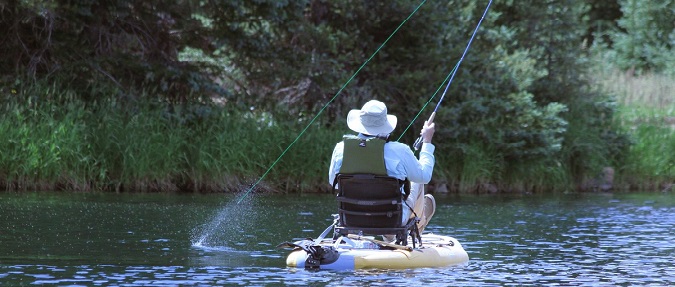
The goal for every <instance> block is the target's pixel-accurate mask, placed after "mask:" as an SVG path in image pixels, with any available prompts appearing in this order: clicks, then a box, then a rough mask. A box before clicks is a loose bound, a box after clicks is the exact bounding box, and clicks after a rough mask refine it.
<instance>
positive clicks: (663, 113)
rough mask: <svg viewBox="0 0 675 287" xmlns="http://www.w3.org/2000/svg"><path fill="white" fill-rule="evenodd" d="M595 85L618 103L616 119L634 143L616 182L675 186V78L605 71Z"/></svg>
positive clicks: (662, 187) (642, 186)
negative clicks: (609, 93) (598, 84)
mask: <svg viewBox="0 0 675 287" xmlns="http://www.w3.org/2000/svg"><path fill="white" fill-rule="evenodd" d="M597 79H598V82H599V83H600V84H601V85H602V86H603V87H604V88H605V89H606V90H608V91H611V92H612V93H614V94H615V95H616V97H617V99H618V101H619V103H620V107H619V115H618V118H617V120H618V121H619V122H620V124H621V126H622V127H623V128H624V129H625V130H626V131H628V132H629V133H630V134H631V135H632V140H633V144H632V146H631V148H630V150H629V152H628V154H627V156H626V159H625V164H624V166H622V167H621V169H620V170H619V173H618V179H619V180H620V181H622V182H623V183H624V184H626V185H628V187H629V188H632V189H651V190H654V189H660V190H668V189H672V188H673V184H674V183H675V78H673V77H672V76H667V75H660V74H653V73H644V74H641V75H633V74H631V73H625V72H621V71H618V70H616V69H606V70H604V71H601V72H600V73H599V75H598V78H597Z"/></svg>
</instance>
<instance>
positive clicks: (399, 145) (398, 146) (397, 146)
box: [385, 141, 410, 149]
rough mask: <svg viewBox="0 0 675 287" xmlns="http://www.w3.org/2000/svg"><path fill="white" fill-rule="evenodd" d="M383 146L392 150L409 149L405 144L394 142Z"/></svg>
mask: <svg viewBox="0 0 675 287" xmlns="http://www.w3.org/2000/svg"><path fill="white" fill-rule="evenodd" d="M385 146H386V147H389V148H392V149H410V147H409V146H408V145H407V144H404V143H402V142H395V141H391V142H387V143H386V144H385Z"/></svg>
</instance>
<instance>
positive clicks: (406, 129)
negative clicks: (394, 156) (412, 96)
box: [396, 65, 457, 141]
mask: <svg viewBox="0 0 675 287" xmlns="http://www.w3.org/2000/svg"><path fill="white" fill-rule="evenodd" d="M456 69H457V65H455V67H454V68H453V69H452V71H450V73H448V75H447V76H446V77H445V79H443V82H442V83H441V84H440V85H438V88H436V91H435V92H434V94H433V95H431V97H430V98H429V100H427V102H426V103H424V105H423V106H422V108H421V109H420V111H419V112H417V114H415V117H413V119H412V121H410V123H409V124H408V126H407V127H405V129H404V130H403V132H402V133H401V135H399V136H398V139H397V140H396V141H401V138H403V135H404V134H405V133H406V132H407V131H408V129H410V127H412V125H413V123H415V120H417V118H419V117H420V115H421V114H422V112H423V111H424V109H426V108H427V106H428V105H429V104H430V103H431V101H432V100H433V99H434V98H435V97H436V94H438V92H439V91H440V90H441V88H443V85H444V84H445V83H446V82H447V81H448V79H449V78H450V76H451V75H452V73H453V72H454V71H455V70H456Z"/></svg>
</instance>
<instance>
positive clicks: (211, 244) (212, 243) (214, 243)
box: [192, 196, 258, 250]
mask: <svg viewBox="0 0 675 287" xmlns="http://www.w3.org/2000/svg"><path fill="white" fill-rule="evenodd" d="M235 198H238V197H235ZM254 202H255V198H254V197H253V196H248V197H247V198H246V200H239V201H237V200H232V201H230V202H228V203H227V204H226V205H225V206H223V207H222V208H220V210H218V212H217V213H216V214H215V215H213V216H212V218H211V220H209V221H208V222H207V223H206V224H204V225H201V226H199V227H197V228H195V230H194V232H193V234H194V236H193V239H192V246H193V247H196V248H201V249H207V250H223V249H226V250H232V249H233V247H231V246H229V245H230V244H232V242H231V241H232V238H240V237H241V233H242V231H246V230H250V228H251V226H253V225H254V221H255V220H256V218H257V217H258V211H257V210H256V209H255V208H254V207H255V204H253V203H254Z"/></svg>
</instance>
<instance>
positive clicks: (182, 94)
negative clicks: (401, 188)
mask: <svg viewBox="0 0 675 287" xmlns="http://www.w3.org/2000/svg"><path fill="white" fill-rule="evenodd" d="M596 2H597V1H584V0H546V1H535V0H523V1H512V0H507V1H495V3H494V4H493V6H492V8H491V10H490V12H489V13H488V14H487V17H486V19H485V20H484V22H483V25H482V26H481V29H480V31H479V33H478V34H477V37H476V39H475V40H474V43H473V44H472V46H471V50H470V51H469V52H468V54H467V57H466V58H465V59H463V62H462V66H461V67H460V68H459V70H458V71H457V74H456V77H455V81H454V82H453V83H452V86H451V88H450V89H449V91H448V94H447V95H446V98H445V101H444V102H443V103H442V108H441V110H439V114H438V115H437V117H436V121H437V122H438V123H439V131H438V133H439V134H441V137H443V138H444V139H446V140H445V141H444V142H443V143H442V144H441V145H445V148H447V149H448V150H454V151H456V152H457V153H458V156H464V155H463V154H462V150H463V147H466V146H467V145H472V144H473V143H476V142H482V143H484V144H485V145H486V146H488V147H489V148H490V150H492V151H495V154H496V156H498V157H500V158H501V159H503V160H504V161H506V162H519V161H527V160H533V159H535V160H536V159H539V160H551V159H553V160H555V161H559V162H563V163H572V164H576V163H573V162H574V161H575V159H577V158H583V157H588V156H591V154H593V153H595V152H594V151H588V150H584V149H581V148H578V147H579V146H583V145H584V142H583V137H576V136H574V133H572V132H570V128H572V127H574V128H579V127H584V128H588V132H589V133H597V134H602V133H605V132H606V131H607V130H608V129H609V130H611V127H609V126H610V125H609V121H611V116H608V117H603V115H606V114H608V113H609V114H611V113H612V109H611V105H610V104H607V103H608V102H610V101H609V100H608V99H609V97H607V96H606V95H604V94H603V93H602V92H600V91H597V90H594V89H593V88H591V87H590V86H589V84H588V83H587V81H586V79H587V77H586V74H585V73H586V71H587V67H586V66H585V65H586V62H585V59H586V57H585V52H586V50H584V47H585V45H584V43H585V42H586V43H587V41H589V33H591V36H592V35H593V33H594V32H597V30H596V29H594V28H593V27H595V26H592V25H590V24H591V23H595V24H597V23H610V22H611V21H613V19H616V18H617V17H618V16H617V13H616V11H617V10H616V9H617V5H616V4H621V12H623V18H622V20H621V21H620V22H619V26H620V28H622V29H623V30H624V31H625V33H627V34H626V35H629V36H623V34H616V35H615V36H614V37H613V38H612V40H613V41H614V45H615V46H616V49H617V55H621V56H620V57H621V58H622V59H626V60H627V62H626V65H640V63H645V65H647V66H648V67H659V68H661V67H663V66H664V65H665V64H664V63H666V62H667V60H670V57H672V55H673V53H666V52H670V51H672V47H671V45H672V43H665V44H664V43H663V41H659V39H663V38H664V37H665V38H668V37H670V38H669V39H672V38H673V37H675V36H673V34H672V33H673V32H672V31H673V26H672V25H673V21H668V19H671V20H672V13H673V12H672V11H673V9H672V4H669V3H671V1H666V0H659V1H653V2H649V3H647V1H642V2H640V1H628V0H626V1H618V2H617V1H609V2H606V3H605V4H602V5H601V4H599V2H598V3H596ZM487 3H488V1H470V0H451V1H413V0H392V1H354V0H339V1H329V0H300V1H290V0H282V1H279V0H255V1H235V0H232V1H208V0H207V1H190V0H181V1H126V0H113V1H104V2H103V1H89V0H68V1H67V0H56V1H37V0H30V1H19V0H4V1H2V2H0V53H1V54H2V55H3V59H2V61H1V62H0V92H2V93H6V92H7V91H8V88H7V87H14V86H16V85H19V84H22V83H23V84H30V82H31V81H44V82H48V83H54V85H57V86H58V87H57V88H58V89H69V90H73V91H75V94H77V95H79V96H80V97H81V98H82V99H84V100H97V99H107V98H115V99H119V98H137V97H141V96H144V95H146V96H147V95H150V96H153V97H154V96H156V97H159V98H162V99H166V100H168V101H171V102H183V103H190V104H196V103H198V104H210V103H212V102H213V101H211V100H214V99H215V100H217V101H218V102H224V103H225V105H229V106H232V107H237V108H240V109H244V108H245V109H250V108H254V109H259V110H265V111H273V112H272V113H273V114H274V117H275V119H276V120H279V121H291V120H293V121H295V120H298V119H300V120H307V119H309V118H311V117H313V116H314V115H315V114H316V113H317V112H318V111H319V110H322V107H323V106H324V105H326V104H327V103H328V104H329V105H328V109H326V110H325V111H324V112H325V116H324V117H322V118H320V120H319V121H320V124H321V125H323V126H326V127H329V126H331V125H333V124H334V123H342V122H344V116H345V115H346V113H347V111H348V110H349V109H352V108H358V107H359V106H360V105H361V104H363V102H365V101H366V100H368V99H370V98H376V99H380V100H383V101H385V102H387V104H388V107H389V109H390V110H391V111H392V112H394V113H395V114H397V115H398V116H399V118H400V119H403V120H401V121H400V122H401V124H400V125H401V126H403V125H404V124H405V123H406V120H405V119H412V118H414V116H415V115H416V114H417V112H418V111H419V109H420V108H421V107H422V106H423V105H424V103H426V102H427V101H428V100H429V98H430V97H431V96H432V95H433V94H434V92H435V91H437V89H438V88H439V87H442V85H443V83H442V81H443V79H445V77H446V76H447V74H448V73H449V72H450V71H451V70H452V68H453V67H454V66H455V64H456V63H457V62H458V61H459V58H460V56H461V55H462V52H463V51H464V48H465V47H466V44H467V41H468V40H469V37H470V36H471V33H472V32H473V29H474V28H475V26H476V24H477V23H478V21H479V19H480V17H481V15H482V13H483V10H484V9H485V5H487ZM629 4H631V5H632V6H631V5H629ZM669 5H670V6H669ZM418 7H419V10H416V9H417V8H418ZM657 10H658V11H657ZM661 10H663V11H661ZM413 11H416V13H413ZM657 12H658V13H657ZM669 13H670V14H669ZM409 16H410V18H408V17H409ZM627 17H633V18H627ZM631 19H632V20H631ZM602 21H606V22H602ZM401 23H404V25H402V26H400V27H399V25H401ZM603 25H604V24H603ZM399 28H400V29H399ZM589 31H591V32H589ZM394 32H396V33H394ZM390 35H393V36H391V38H390ZM385 42H386V45H384V46H382V45H383V43H385ZM671 42H672V40H671ZM643 43H646V44H645V45H644V47H645V48H644V49H642V48H640V47H641V46H640V45H642V44H643ZM375 52H377V53H375ZM371 55H374V57H372V58H370V57H371ZM646 59H654V61H655V62H646ZM366 61H367V65H365V66H363V69H361V67H362V64H363V63H366ZM672 62H675V61H670V63H672ZM357 71H358V75H356V76H355V77H353V78H352V75H355V72H357ZM17 75H21V76H17ZM343 84H347V85H345V86H344V89H343V86H342V85H343ZM97 85H108V86H112V87H115V89H116V90H117V91H118V92H117V93H112V94H111V93H109V91H110V89H102V90H101V91H106V92H96V91H98V90H97V89H94V88H93V87H95V86H97ZM338 92H340V94H339V95H338V94H337V93H338ZM336 95H338V96H337V97H334V96H336ZM438 100H439V98H435V99H433V100H432V101H431V104H432V105H433V104H435V103H437V101H438ZM595 107H609V108H608V109H596V108H595ZM275 109H279V110H277V111H274V110H275ZM576 109H582V110H584V111H587V112H586V113H583V112H582V113H579V112H577V110H576ZM322 111H323V110H322ZM429 113H430V111H429ZM425 115H426V114H422V116H425ZM598 119H600V120H598ZM399 129H402V128H399ZM397 132H402V131H401V130H398V131H397ZM605 134H607V133H605ZM404 136H405V139H406V140H412V138H413V137H415V136H416V135H415V134H414V133H409V134H408V135H404ZM599 142H600V144H601V145H607V146H611V145H612V144H613V143H615V142H621V141H620V140H618V137H605V138H601V140H600V141H599ZM571 150H573V151H574V152H571ZM604 150H607V151H615V150H616V151H618V150H621V149H620V148H618V149H612V148H607V149H604ZM608 153H612V152H608ZM603 158H613V157H612V156H611V155H606V156H604V155H603ZM592 168H594V167H592V166H584V165H582V164H580V165H579V166H578V168H575V169H576V170H580V171H581V173H583V172H584V170H590V169H592Z"/></svg>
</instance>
